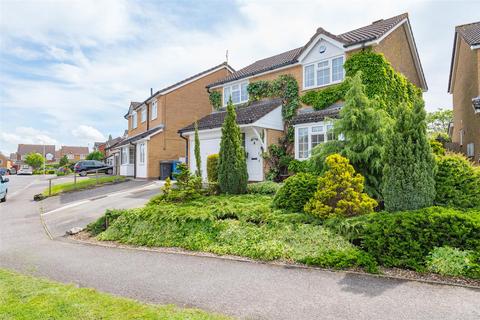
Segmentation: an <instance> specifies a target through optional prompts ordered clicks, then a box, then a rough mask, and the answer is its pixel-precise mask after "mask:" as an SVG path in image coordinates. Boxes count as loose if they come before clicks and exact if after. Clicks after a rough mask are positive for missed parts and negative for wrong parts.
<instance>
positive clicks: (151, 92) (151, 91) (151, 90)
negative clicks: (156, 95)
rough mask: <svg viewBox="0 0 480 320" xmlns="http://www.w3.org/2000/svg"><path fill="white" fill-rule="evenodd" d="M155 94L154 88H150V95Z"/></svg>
mask: <svg viewBox="0 0 480 320" xmlns="http://www.w3.org/2000/svg"><path fill="white" fill-rule="evenodd" d="M151 96H153V88H150V97H151Z"/></svg>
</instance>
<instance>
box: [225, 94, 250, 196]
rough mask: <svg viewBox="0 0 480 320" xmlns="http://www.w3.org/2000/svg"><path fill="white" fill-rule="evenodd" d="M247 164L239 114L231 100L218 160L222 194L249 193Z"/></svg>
mask: <svg viewBox="0 0 480 320" xmlns="http://www.w3.org/2000/svg"><path fill="white" fill-rule="evenodd" d="M247 179H248V174H247V162H246V160H245V152H244V150H243V147H242V137H241V133H240V127H239V126H238V124H237V114H236V113H235V108H234V107H233V103H232V101H231V100H230V101H229V102H228V105H227V115H226V116H225V120H224V122H223V126H222V140H221V142H220V153H219V159H218V184H219V187H220V190H221V192H223V193H230V194H240V193H245V192H246V191H247Z"/></svg>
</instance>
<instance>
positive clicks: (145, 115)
mask: <svg viewBox="0 0 480 320" xmlns="http://www.w3.org/2000/svg"><path fill="white" fill-rule="evenodd" d="M232 72H234V70H233V69H232V68H231V67H230V66H229V65H228V64H227V63H222V64H219V65H217V66H215V67H213V68H210V69H208V70H205V71H203V72H200V73H198V74H195V75H193V76H191V77H189V78H187V79H184V80H182V81H180V82H177V83H175V84H173V85H171V86H168V87H166V88H163V89H161V90H159V91H157V92H155V93H153V92H151V95H150V97H148V98H147V99H146V100H145V101H143V102H131V103H130V108H129V110H128V112H127V114H125V119H127V120H128V132H127V135H126V137H125V138H124V139H123V140H122V141H121V142H119V143H117V144H116V145H115V146H114V147H113V148H110V149H112V150H113V149H116V150H119V151H120V162H121V164H120V174H121V175H123V176H133V177H137V178H151V179H153V178H155V179H158V178H159V177H160V162H161V161H171V160H172V161H173V160H180V161H181V160H184V159H185V157H186V150H185V142H184V140H183V139H182V138H181V137H179V136H178V134H177V131H178V130H179V129H180V128H182V127H184V126H186V125H188V124H190V123H191V122H192V121H195V120H197V119H200V118H202V117H203V116H205V115H207V114H209V113H210V112H212V106H211V105H210V102H209V95H208V93H207V91H206V90H205V87H206V85H208V84H209V83H212V82H215V81H217V80H219V79H222V78H225V77H226V76H228V75H229V74H231V73H232Z"/></svg>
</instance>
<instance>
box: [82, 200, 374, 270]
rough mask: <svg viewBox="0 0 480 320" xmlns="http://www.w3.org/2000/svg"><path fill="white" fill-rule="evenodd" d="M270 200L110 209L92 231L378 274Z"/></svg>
mask: <svg viewBox="0 0 480 320" xmlns="http://www.w3.org/2000/svg"><path fill="white" fill-rule="evenodd" d="M271 200H272V197H271V196H265V195H259V194H251V195H249V194H247V195H237V196H233V195H220V196H208V197H207V196H203V197H199V198H196V199H192V200H189V201H185V202H180V203H172V202H163V203H162V204H161V205H157V204H155V203H150V204H149V205H147V206H146V207H144V208H140V209H130V210H110V211H108V212H107V215H106V217H102V218H100V219H99V220H97V221H96V222H94V223H92V224H90V225H89V226H88V230H90V231H91V232H92V233H93V234H97V235H98V236H97V237H98V239H100V240H108V241H110V240H112V241H119V242H122V243H127V244H133V245H142V246H157V247H179V248H184V249H187V250H194V251H204V252H212V253H216V254H220V255H223V254H232V255H238V256H244V257H249V258H253V259H260V260H267V261H268V260H284V261H290V262H299V263H305V264H311V265H316V266H321V267H331V268H350V267H364V268H366V269H368V270H369V271H375V270H376V264H375V261H374V260H373V259H372V258H370V256H369V255H368V254H366V253H364V252H362V251H361V250H360V249H358V248H356V247H355V246H354V245H353V244H351V243H349V242H348V241H346V240H345V239H344V238H342V237H341V236H339V235H336V234H335V233H334V232H332V231H330V230H329V229H328V228H324V227H322V226H321V225H319V224H318V221H317V220H316V219H314V218H312V217H310V216H308V215H305V214H301V213H290V214H289V213H285V212H284V211H281V210H274V209H272V206H271ZM107 221H108V227H107V228H106V230H105V227H106V226H107Z"/></svg>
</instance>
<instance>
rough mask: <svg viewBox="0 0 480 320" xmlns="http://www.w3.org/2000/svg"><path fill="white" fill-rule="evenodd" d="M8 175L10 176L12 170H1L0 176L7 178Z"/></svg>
mask: <svg viewBox="0 0 480 320" xmlns="http://www.w3.org/2000/svg"><path fill="white" fill-rule="evenodd" d="M7 174H10V170H8V169H7V168H0V176H6V175H7Z"/></svg>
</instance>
